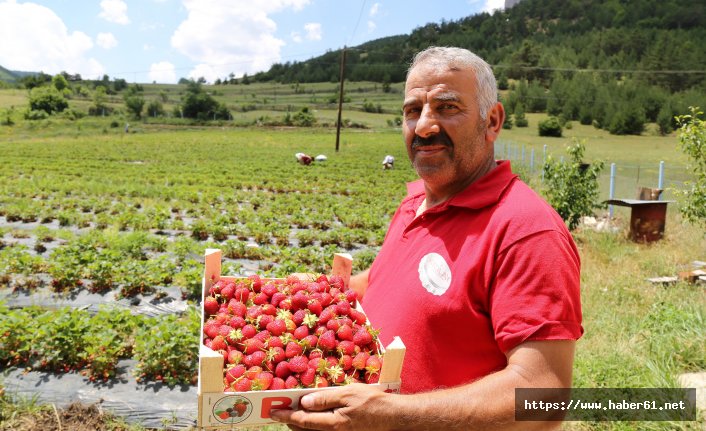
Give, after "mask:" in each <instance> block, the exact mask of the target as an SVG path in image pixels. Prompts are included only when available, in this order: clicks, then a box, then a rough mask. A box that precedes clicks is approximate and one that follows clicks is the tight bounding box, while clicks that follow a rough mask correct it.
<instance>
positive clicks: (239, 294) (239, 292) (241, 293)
mask: <svg viewBox="0 0 706 431" xmlns="http://www.w3.org/2000/svg"><path fill="white" fill-rule="evenodd" d="M233 298H234V299H236V300H238V301H240V302H241V303H243V304H245V303H246V302H248V299H249V298H250V290H249V289H248V288H247V287H244V286H243V287H238V288H236V289H235V293H234V294H233Z"/></svg>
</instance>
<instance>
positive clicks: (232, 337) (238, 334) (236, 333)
mask: <svg viewBox="0 0 706 431" xmlns="http://www.w3.org/2000/svg"><path fill="white" fill-rule="evenodd" d="M242 339H243V331H241V330H240V329H233V330H231V331H230V332H229V333H228V335H226V341H227V342H228V344H230V345H231V346H235V345H236V344H238V343H239V342H240V340H242Z"/></svg>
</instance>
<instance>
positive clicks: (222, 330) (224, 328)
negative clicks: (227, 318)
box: [218, 325, 233, 338]
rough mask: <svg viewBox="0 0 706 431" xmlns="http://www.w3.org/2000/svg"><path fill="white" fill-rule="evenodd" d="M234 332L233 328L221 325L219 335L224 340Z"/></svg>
mask: <svg viewBox="0 0 706 431" xmlns="http://www.w3.org/2000/svg"><path fill="white" fill-rule="evenodd" d="M232 331H233V328H231V327H230V326H228V325H221V327H220V328H218V335H221V336H223V338H225V337H227V336H228V335H230V333H231V332H232Z"/></svg>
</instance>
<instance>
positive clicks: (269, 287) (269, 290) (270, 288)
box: [261, 281, 277, 298]
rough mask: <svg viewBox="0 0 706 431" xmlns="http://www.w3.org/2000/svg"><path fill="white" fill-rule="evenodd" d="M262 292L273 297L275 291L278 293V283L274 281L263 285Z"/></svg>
mask: <svg viewBox="0 0 706 431" xmlns="http://www.w3.org/2000/svg"><path fill="white" fill-rule="evenodd" d="M261 290H262V293H264V294H265V295H267V296H269V297H270V298H272V296H274V294H275V293H277V285H276V284H274V283H273V282H271V281H270V282H267V283H265V284H264V285H263V286H262V289H261Z"/></svg>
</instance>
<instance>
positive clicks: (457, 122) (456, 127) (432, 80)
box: [402, 63, 493, 187]
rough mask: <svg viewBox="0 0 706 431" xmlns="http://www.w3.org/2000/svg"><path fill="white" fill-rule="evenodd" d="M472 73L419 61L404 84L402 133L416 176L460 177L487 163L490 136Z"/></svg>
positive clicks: (430, 180)
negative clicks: (488, 137) (487, 139)
mask: <svg viewBox="0 0 706 431" xmlns="http://www.w3.org/2000/svg"><path fill="white" fill-rule="evenodd" d="M476 86H477V84H476V79H475V77H474V76H473V74H472V72H470V71H468V70H463V71H459V70H456V71H454V70H449V69H448V68H446V67H437V66H434V65H432V64H428V63H422V64H419V65H417V66H416V67H415V68H414V69H412V71H411V72H410V74H409V76H408V78H407V83H406V85H405V100H404V105H403V113H404V123H403V126H402V127H403V134H404V139H405V144H406V146H407V154H408V155H409V158H410V160H411V161H412V164H413V165H414V168H415V169H416V171H417V173H418V174H419V176H420V177H421V178H422V179H423V180H424V181H425V182H426V183H427V184H429V185H431V186H437V187H439V186H441V187H443V186H448V185H451V184H454V183H458V182H461V183H464V182H465V181H466V180H467V179H468V178H471V177H474V176H475V175H477V174H478V171H479V170H480V169H483V168H484V167H485V166H487V161H488V157H492V154H493V145H492V142H489V143H488V142H486V139H485V129H486V124H485V121H483V120H482V119H481V118H480V112H479V109H478V103H477V97H476Z"/></svg>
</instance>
